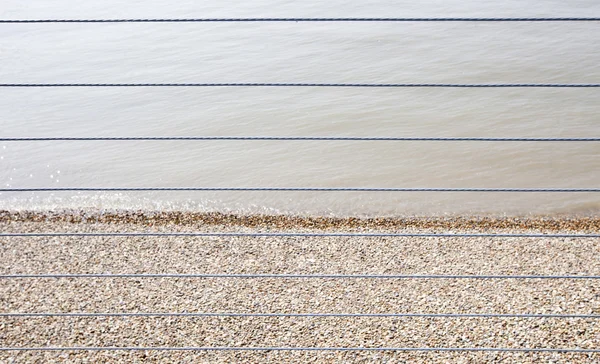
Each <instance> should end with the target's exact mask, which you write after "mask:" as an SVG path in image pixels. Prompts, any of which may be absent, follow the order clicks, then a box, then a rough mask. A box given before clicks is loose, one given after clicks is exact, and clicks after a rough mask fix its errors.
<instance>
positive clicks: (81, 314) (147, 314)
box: [0, 312, 600, 319]
mask: <svg viewBox="0 0 600 364" xmlns="http://www.w3.org/2000/svg"><path fill="white" fill-rule="evenodd" d="M0 317H306V318H311V317H315V318H319V317H323V318H326V317H364V318H377V317H417V318H532V319H545V318H552V319H600V315H593V314H564V315H563V314H529V313H523V314H519V313H514V314H513V313H507V314H502V313H227V312H223V313H220V312H218V313H216V312H215V313H211V312H209V313H202V312H109V313H102V312H90V313H86V312H64V313H63V312H58V313H51V312H39V313H19V312H10V313H0Z"/></svg>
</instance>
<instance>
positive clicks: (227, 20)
mask: <svg viewBox="0 0 600 364" xmlns="http://www.w3.org/2000/svg"><path fill="white" fill-rule="evenodd" d="M582 21H583V22H590V21H592V22H596V21H600V18H597V17H545V18H533V17H520V18H519V17H516V18H506V17H505V18H491V17H490V18H483V17H478V18H466V17H454V18H449V17H446V18H433V17H427V18H384V17H381V18H300V17H297V18H182V19H149V18H148V19H2V20H0V23H209V22H210V23H214V22H218V23H234V22H254V23H256V22H582Z"/></svg>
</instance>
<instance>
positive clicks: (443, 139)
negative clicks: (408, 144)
mask: <svg viewBox="0 0 600 364" xmlns="http://www.w3.org/2000/svg"><path fill="white" fill-rule="evenodd" d="M163 140H170V141H186V140H190V141H191V140H249V141H255V140H266V141H435V142H437V141H440V142H465V141H473V142H598V141H600V138H589V137H588V138H521V137H519V138H487V137H304V136H299V137H296V136H289V137H287V136H157V137H144V136H135V137H13V138H10V137H0V142H45V141H163Z"/></svg>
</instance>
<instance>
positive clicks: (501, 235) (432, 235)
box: [0, 232, 600, 238]
mask: <svg viewBox="0 0 600 364" xmlns="http://www.w3.org/2000/svg"><path fill="white" fill-rule="evenodd" d="M66 236H76V237H92V236H105V237H111V236H131V237H136V236H190V237H192V236H205V237H365V238H379V237H424V238H436V237H444V238H454V237H456V238H600V234H510V233H506V234H505V233H498V234H478V233H470V234H452V233H279V232H275V233H204V232H189V233H185V232H169V233H159V232H141V233H70V232H66V233H0V238H7V237H66Z"/></svg>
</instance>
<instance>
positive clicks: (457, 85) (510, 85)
mask: <svg viewBox="0 0 600 364" xmlns="http://www.w3.org/2000/svg"><path fill="white" fill-rule="evenodd" d="M0 87H46V88H47V87H367V88H381V87H387V88H404V87H410V88H418V87H436V88H445V87H450V88H498V87H500V88H556V87H560V88H581V87H585V88H589V87H600V83H480V84H475V83H473V84H469V83H1V84H0Z"/></svg>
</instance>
